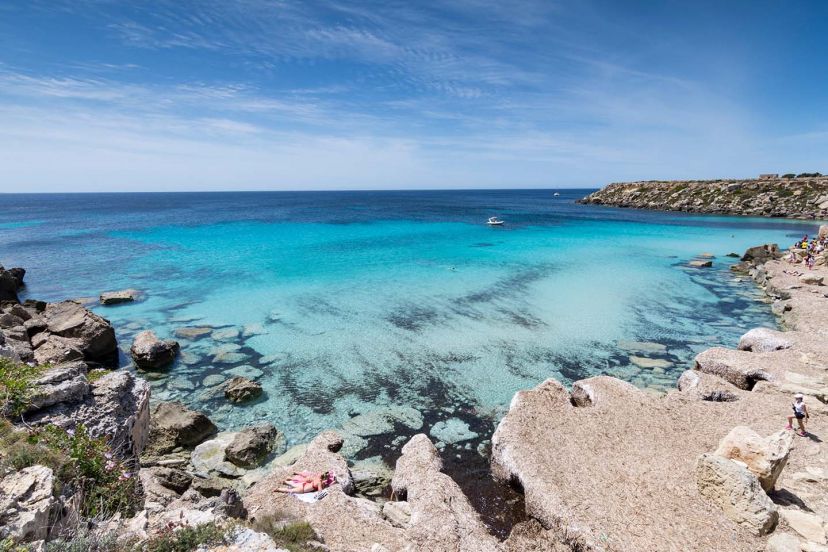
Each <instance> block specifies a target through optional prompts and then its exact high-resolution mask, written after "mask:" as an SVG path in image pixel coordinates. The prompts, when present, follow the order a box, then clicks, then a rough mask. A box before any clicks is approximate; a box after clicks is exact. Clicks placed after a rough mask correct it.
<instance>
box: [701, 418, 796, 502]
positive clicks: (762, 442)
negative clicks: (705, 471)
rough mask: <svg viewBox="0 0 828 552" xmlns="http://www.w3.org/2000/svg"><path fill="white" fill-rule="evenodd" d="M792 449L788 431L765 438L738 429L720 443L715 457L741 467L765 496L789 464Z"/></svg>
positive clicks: (790, 433)
mask: <svg viewBox="0 0 828 552" xmlns="http://www.w3.org/2000/svg"><path fill="white" fill-rule="evenodd" d="M792 446H793V432H791V431H785V430H781V431H778V432H777V433H774V434H773V435H771V436H769V437H767V438H764V437H761V436H760V435H759V434H758V433H756V432H755V431H753V430H752V429H750V428H749V427H745V426H737V427H734V428H733V429H732V430H731V431H730V433H728V434H727V435H725V437H724V438H723V439H722V440H721V441H720V442H719V448H717V449H716V452H715V453H714V454H715V455H716V456H721V457H722V458H728V459H730V460H738V461H740V462H742V463H744V464H745V465H746V466H747V469H748V470H750V472H751V473H753V475H755V476H756V477H757V478H758V479H759V483H760V484H761V485H762V488H763V489H764V490H765V491H766V492H767V491H771V490H772V489H773V486H774V485H775V484H776V480H777V479H778V478H779V474H781V473H782V469H783V468H784V467H785V464H786V463H787V462H788V455H789V454H790V452H791V447H792Z"/></svg>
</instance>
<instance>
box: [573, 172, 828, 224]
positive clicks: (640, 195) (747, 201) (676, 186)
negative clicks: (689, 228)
mask: <svg viewBox="0 0 828 552" xmlns="http://www.w3.org/2000/svg"><path fill="white" fill-rule="evenodd" d="M578 202H579V203H586V204H594V205H609V206H613V207H630V208H634V209H656V210H662V211H685V212H691V213H711V214H722V215H744V216H761V217H787V218H798V219H824V218H828V176H808V177H805V176H800V177H791V178H786V177H776V176H773V177H763V178H757V179H743V180H669V181H657V180H648V181H641V182H621V183H615V184H610V185H608V186H605V187H604V188H602V189H600V190H598V191H597V192H593V193H592V194H590V195H588V196H586V197H585V198H583V199H581V200H579V201H578Z"/></svg>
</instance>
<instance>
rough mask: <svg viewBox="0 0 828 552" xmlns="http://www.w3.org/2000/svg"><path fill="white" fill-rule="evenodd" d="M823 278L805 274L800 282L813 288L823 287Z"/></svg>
mask: <svg viewBox="0 0 828 552" xmlns="http://www.w3.org/2000/svg"><path fill="white" fill-rule="evenodd" d="M822 280H823V277H822V276H818V275H816V274H803V275H802V276H800V277H799V281H800V282H802V283H803V284H808V285H812V286H821V285H822Z"/></svg>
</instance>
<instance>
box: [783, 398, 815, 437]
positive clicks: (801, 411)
mask: <svg viewBox="0 0 828 552" xmlns="http://www.w3.org/2000/svg"><path fill="white" fill-rule="evenodd" d="M791 406H792V407H793V411H794V413H793V415H791V416H788V425H787V426H785V429H793V425H792V424H793V419H794V418H796V422H797V424H799V431H797V432H796V434H797V435H799V436H800V437H805V436H806V435H807V433H806V432H805V420H807V419H808V418H810V416H809V415H808V407H807V406H805V397H804V396H803V395H802V393H797V394H796V395H794V403H793V404H792V405H791Z"/></svg>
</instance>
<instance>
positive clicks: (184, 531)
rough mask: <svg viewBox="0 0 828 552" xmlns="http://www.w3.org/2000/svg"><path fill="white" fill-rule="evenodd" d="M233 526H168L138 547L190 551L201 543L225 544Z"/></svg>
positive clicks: (160, 551) (163, 551)
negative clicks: (163, 531) (176, 527)
mask: <svg viewBox="0 0 828 552" xmlns="http://www.w3.org/2000/svg"><path fill="white" fill-rule="evenodd" d="M234 532H235V528H232V527H231V528H224V527H221V526H220V525H218V524H216V523H205V524H203V525H199V526H197V527H189V526H185V527H181V528H179V529H178V530H173V529H172V528H170V529H169V530H168V531H167V532H165V533H164V534H162V535H160V536H158V537H155V538H154V539H151V540H149V541H147V542H146V543H144V544H143V545H142V546H140V547H139V548H138V550H141V551H143V552H191V551H192V550H195V549H196V548H198V547H199V546H201V545H205V544H206V545H218V544H225V543H227V541H228V540H229V539H230V538H231V537H232V535H233V533H234Z"/></svg>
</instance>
